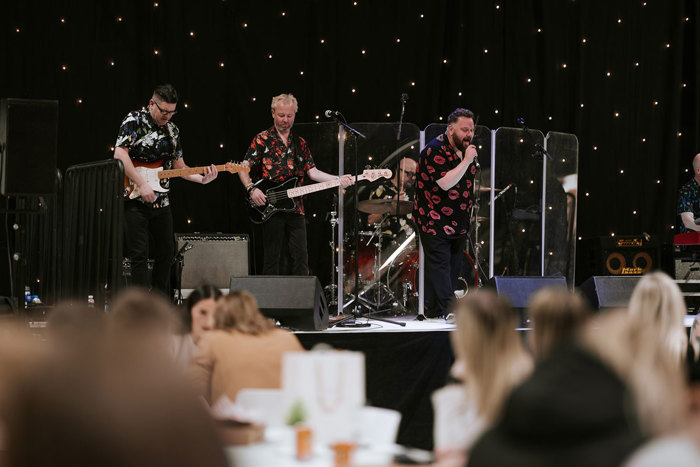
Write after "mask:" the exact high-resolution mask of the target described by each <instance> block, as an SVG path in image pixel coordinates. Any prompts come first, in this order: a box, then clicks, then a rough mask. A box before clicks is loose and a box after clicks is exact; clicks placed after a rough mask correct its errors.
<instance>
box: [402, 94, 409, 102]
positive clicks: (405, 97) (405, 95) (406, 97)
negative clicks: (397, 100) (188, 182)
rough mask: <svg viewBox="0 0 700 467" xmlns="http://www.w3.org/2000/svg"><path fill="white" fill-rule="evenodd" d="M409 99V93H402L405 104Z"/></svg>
mask: <svg viewBox="0 0 700 467" xmlns="http://www.w3.org/2000/svg"><path fill="white" fill-rule="evenodd" d="M407 100H408V94H406V93H405V92H404V93H403V94H401V102H402V103H404V104H405V103H406V101H407Z"/></svg>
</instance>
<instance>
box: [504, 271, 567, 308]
mask: <svg viewBox="0 0 700 467" xmlns="http://www.w3.org/2000/svg"><path fill="white" fill-rule="evenodd" d="M493 279H494V281H495V283H496V292H498V295H502V296H505V297H507V298H508V299H509V300H510V302H511V304H512V305H513V308H526V307H527V302H528V300H530V296H531V295H532V294H534V293H535V292H537V291H538V290H539V289H541V288H543V287H551V286H554V287H563V288H566V278H564V277H560V276H557V277H539V276H533V277H527V276H523V277H517V276H494V278H493Z"/></svg>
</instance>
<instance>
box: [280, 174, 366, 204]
mask: <svg viewBox="0 0 700 467" xmlns="http://www.w3.org/2000/svg"><path fill="white" fill-rule="evenodd" d="M366 178H367V177H365V175H358V176H357V181H358V182H359V181H360V180H365V179H366ZM339 185H340V179H339V178H336V179H335V180H329V181H327V182H320V183H314V184H313V185H304V186H298V187H296V188H290V189H289V190H287V197H289V198H296V197H298V196H303V195H308V194H309V193H315V192H317V191H323V190H327V189H329V188H333V187H336V186H339Z"/></svg>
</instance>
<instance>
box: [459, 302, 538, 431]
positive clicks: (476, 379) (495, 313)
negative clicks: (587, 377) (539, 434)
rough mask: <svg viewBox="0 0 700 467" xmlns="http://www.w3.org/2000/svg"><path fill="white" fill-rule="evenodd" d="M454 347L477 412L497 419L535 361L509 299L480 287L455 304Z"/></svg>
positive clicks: (487, 417) (490, 419)
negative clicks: (518, 328) (455, 328)
mask: <svg viewBox="0 0 700 467" xmlns="http://www.w3.org/2000/svg"><path fill="white" fill-rule="evenodd" d="M455 315H456V318H457V330H456V332H455V333H454V334H453V339H454V340H453V346H454V348H455V353H456V354H457V357H458V359H460V360H462V361H463V363H464V373H465V379H466V381H465V386H466V390H467V392H468V394H469V395H470V397H471V398H472V399H473V400H474V402H475V403H476V409H477V412H478V413H479V414H480V415H481V416H482V417H483V418H484V419H485V420H486V421H487V422H493V421H494V420H495V419H496V417H497V416H498V415H499V414H500V412H501V408H502V407H503V403H504V401H505V399H506V397H507V396H508V394H510V391H511V390H512V389H513V387H515V386H516V385H517V384H519V383H520V382H521V381H522V380H523V379H524V378H525V377H526V376H527V375H528V374H529V373H530V371H531V370H532V360H531V358H530V357H529V355H528V354H527V352H526V351H525V349H524V348H523V345H522V342H521V339H520V336H519V335H518V334H517V331H516V330H515V316H514V314H513V310H512V309H511V307H510V305H509V304H508V302H506V301H505V300H504V299H502V298H500V297H499V296H498V295H496V294H495V293H493V292H490V291H485V290H479V291H477V292H474V293H470V294H468V295H466V296H465V297H463V298H461V299H460V300H459V301H458V302H457V304H456V306H455Z"/></svg>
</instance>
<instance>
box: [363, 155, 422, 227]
mask: <svg viewBox="0 0 700 467" xmlns="http://www.w3.org/2000/svg"><path fill="white" fill-rule="evenodd" d="M382 180H383V181H382V182H380V184H379V186H377V187H376V188H375V189H373V190H372V191H371V192H370V193H369V198H368V199H399V200H402V201H412V200H413V186H414V185H415V183H416V161H415V160H413V159H411V158H410V157H404V158H403V159H401V162H400V163H399V165H398V170H395V171H394V176H393V177H392V178H391V179H390V180H384V179H382ZM383 219H384V214H369V215H368V216H367V224H369V225H370V226H373V225H374V224H378V223H380V222H382V220H383ZM410 219H411V215H410V214H407V215H404V216H398V217H396V216H394V215H393V213H389V216H387V219H386V221H385V222H386V224H387V225H386V226H385V228H384V229H383V232H384V233H385V234H387V236H388V237H390V238H396V237H397V236H399V234H400V233H401V232H408V233H409V234H410V233H411V232H412V225H411V222H410Z"/></svg>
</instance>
